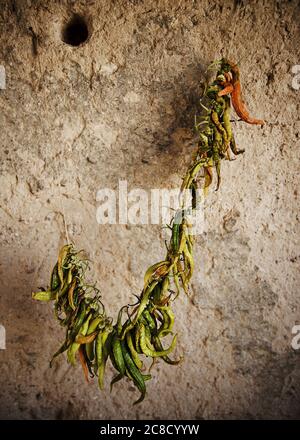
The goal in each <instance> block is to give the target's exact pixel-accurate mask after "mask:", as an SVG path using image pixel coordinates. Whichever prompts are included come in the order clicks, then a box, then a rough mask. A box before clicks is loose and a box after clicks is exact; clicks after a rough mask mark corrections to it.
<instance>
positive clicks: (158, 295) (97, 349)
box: [32, 59, 264, 404]
mask: <svg viewBox="0 0 300 440" xmlns="http://www.w3.org/2000/svg"><path fill="white" fill-rule="evenodd" d="M213 66H216V68H217V73H216V78H215V80H214V81H213V82H212V83H211V84H210V85H209V86H208V87H207V88H206V90H205V92H204V95H203V98H202V100H201V106H202V107H203V108H204V109H205V114H204V115H202V116H201V117H197V118H196V123H195V128H196V130H197V132H198V135H199V141H198V148H197V152H196V154H195V156H194V158H193V161H192V163H191V165H190V166H189V168H188V170H187V172H186V175H185V176H184V178H183V182H182V185H181V194H183V193H184V191H186V190H188V191H190V192H191V195H192V200H191V206H186V202H185V199H182V202H181V204H180V208H179V209H178V210H177V211H176V212H175V215H174V217H173V220H172V222H171V225H170V226H169V227H170V229H171V239H170V243H169V246H168V247H167V255H166V257H165V259H164V260H163V261H160V262H158V263H156V264H154V265H153V266H151V267H149V268H148V270H147V271H146V273H145V276H144V287H143V290H142V292H141V294H140V295H139V296H138V297H137V298H138V299H137V303H136V304H135V305H133V306H124V307H122V308H121V309H120V311H119V314H118V318H117V322H116V323H115V324H113V320H112V318H110V317H108V316H107V315H106V313H105V307H104V305H103V304H102V302H101V300H100V292H99V290H98V289H97V287H96V285H90V284H88V283H87V282H86V280H85V276H86V271H87V269H88V267H89V262H88V260H87V258H86V257H85V255H84V252H83V251H79V252H77V251H76V250H75V248H74V246H73V245H72V244H67V245H65V246H63V247H62V249H61V250H60V252H59V256H58V260H57V263H56V264H55V266H54V268H53V271H52V274H51V279H50V287H49V289H48V290H41V291H39V292H36V293H33V294H32V297H33V298H34V299H36V300H41V301H54V311H55V315H56V318H57V319H58V321H59V322H60V324H61V325H62V326H63V327H65V329H66V336H65V341H64V343H63V344H62V346H61V347H60V348H59V350H58V351H57V352H56V353H55V354H54V355H53V358H52V360H51V362H50V366H51V365H52V362H53V359H54V358H55V357H56V356H58V355H59V354H61V353H63V352H65V351H67V358H68V362H69V363H71V364H72V365H75V358H76V354H77V353H78V355H79V359H80V362H81V364H82V367H83V371H84V375H85V378H86V380H87V381H89V376H91V377H94V376H98V383H99V388H100V389H101V390H102V389H103V386H104V373H105V368H106V364H107V361H108V360H110V361H111V363H112V365H113V367H114V369H115V370H116V375H115V376H114V378H113V379H112V381H111V387H112V386H113V385H114V384H115V383H116V382H118V381H119V380H121V379H123V378H124V377H127V378H128V379H130V380H131V381H133V383H134V385H135V386H136V388H137V389H138V390H139V392H140V397H139V398H138V400H137V401H136V402H135V404H137V403H139V402H141V401H142V400H143V399H144V397H145V395H146V383H145V382H146V381H147V380H149V379H151V375H150V374H149V372H150V369H151V367H152V365H153V363H154V361H155V360H156V359H157V358H161V359H162V360H164V361H165V362H166V363H168V364H171V365H175V364H178V363H179V362H180V361H181V358H180V359H177V360H176V359H171V358H170V357H169V355H170V353H171V352H172V351H173V350H174V348H175V345H176V339H177V335H176V334H175V335H174V336H173V337H172V340H171V343H170V344H169V346H168V347H167V348H166V347H165V345H164V343H163V339H164V338H165V337H167V336H168V335H173V327H174V314H173V311H172V308H171V306H172V302H173V300H174V299H175V298H176V297H177V295H178V294H179V292H180V290H181V289H183V290H184V291H185V292H188V286H189V281H190V279H191V277H192V274H193V270H194V260H193V244H194V240H193V235H192V233H191V227H190V224H189V220H188V218H189V214H190V213H191V212H193V211H194V210H195V209H197V203H198V200H197V191H198V187H199V180H200V178H204V185H203V186H202V187H203V189H204V194H206V193H207V190H208V187H209V186H210V185H211V183H212V180H213V169H215V170H216V175H217V185H216V187H217V189H218V188H219V186H220V181H221V173H220V166H221V160H222V159H228V160H230V159H231V158H230V151H232V153H233V154H234V155H237V154H239V153H242V152H243V151H244V150H238V149H237V147H236V143H235V140H234V136H233V133H232V127H231V104H232V106H233V108H234V110H235V112H236V113H237V115H238V116H239V117H240V118H241V119H242V120H243V121H245V122H247V123H249V124H258V125H263V124H264V121H261V120H257V119H254V118H251V117H250V116H249V113H248V111H247V110H246V108H245V104H244V103H243V100H242V96H241V86H240V77H239V69H238V66H237V65H236V64H235V63H232V62H230V61H228V60H226V59H221V60H219V61H216V62H215V63H213ZM125 312H127V319H125V322H124V319H123V316H124V313H125ZM145 358H150V359H151V360H152V365H151V367H150V368H149V371H148V373H146V372H145V367H144V360H145Z"/></svg>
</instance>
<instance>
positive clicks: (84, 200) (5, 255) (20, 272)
mask: <svg viewBox="0 0 300 440" xmlns="http://www.w3.org/2000/svg"><path fill="white" fill-rule="evenodd" d="M73 12H75V13H79V14H81V15H82V16H83V17H84V18H85V19H86V21H87V23H88V26H89V31H90V34H89V39H88V41H87V42H86V43H85V44H83V45H82V46H79V47H72V46H70V45H68V44H66V43H64V42H63V41H62V39H61V32H62V28H63V26H64V24H65V23H66V22H67V21H68V20H69V19H70V17H71V16H72V13H73ZM299 14H300V5H299V2H297V1H275V0H273V1H272V0H269V1H268V0H266V1H264V2H261V1H258V0H257V1H250V2H245V1H229V0H228V1H227V0H226V1H216V2H208V1H196V0H195V1H179V0H175V1H174V0H169V1H168V0H165V1H161V0H159V1H150V2H149V1H133V0H132V1H129V0H119V1H104V0H98V1H96V0H94V1H76V2H75V1H63V0H62V1H46V0H43V1H42V0H41V1H30V0H28V1H25V0H24V1H23V0H15V1H12V0H11V1H4V0H2V1H0V19H1V28H0V29H1V31H0V64H1V65H3V66H4V67H5V69H6V82H7V84H6V89H5V90H0V105H1V112H0V120H1V174H0V188H1V200H0V203H1V205H0V218H1V229H0V238H1V266H0V270H1V287H0V288H1V296H0V324H2V325H4V326H5V328H6V332H7V341H6V343H7V348H6V350H1V351H0V417H1V418H15V417H17V418H24V419H28V418H63V419H74V418H75V419H76V418H93V419H94V418H95V419H98V418H153V417H154V418H191V419H194V418H196V419H202V418H204V419H207V418H208V419H210V418H295V417H296V418H299V417H300V392H299V389H300V362H299V361H300V358H299V355H300V351H294V350H293V349H292V348H291V339H292V335H291V328H292V326H293V325H294V324H296V323H299V321H300V298H299V281H300V280H299V278H300V277H299V258H300V257H299V232H300V231H299V212H298V205H299V193H298V188H299V182H298V172H299V151H300V150H299V147H300V145H299V136H300V121H299V114H300V109H299V102H300V101H299V98H300V91H297V90H294V89H293V88H292V87H291V83H292V74H291V66H292V65H294V64H298V63H300V47H299V41H300V40H299V36H300V35H299ZM30 27H31V28H32V30H33V32H34V34H35V35H36V37H37V38H36V39H35V38H34V37H33V34H32V31H30V30H29V28H30ZM33 43H36V44H35V45H34V47H35V48H36V50H34V47H33ZM223 55H224V56H225V55H228V56H229V57H230V58H232V59H235V60H237V61H238V62H239V63H240V66H241V72H242V81H243V85H244V91H245V97H246V100H247V103H248V105H249V108H250V109H251V113H253V115H255V116H258V117H263V118H265V119H266V120H267V121H268V123H267V125H266V126H265V127H264V128H262V129H260V128H259V127H256V126H246V125H245V124H241V123H237V124H235V126H234V129H235V133H236V138H237V141H238V144H239V146H240V147H245V148H246V153H245V154H244V155H243V156H239V157H238V158H237V160H236V161H234V162H231V163H229V162H225V163H223V169H222V185H221V188H220V190H219V191H218V192H214V191H213V190H212V191H211V193H210V196H209V198H208V199H207V201H206V208H205V231H204V232H203V234H201V235H200V236H198V237H197V241H196V246H195V250H196V271H195V275H194V277H193V280H192V285H191V294H190V299H187V298H186V297H184V296H183V295H182V296H181V297H180V298H178V299H177V302H176V305H175V312H176V316H177V323H176V326H177V329H178V332H179V334H180V338H179V343H178V348H177V353H178V354H180V353H182V352H184V353H185V361H184V362H183V363H182V365H180V366H178V367H171V366H168V365H165V364H162V363H161V362H160V363H158V365H157V366H156V368H154V379H153V381H152V382H151V383H149V387H148V398H147V399H146V400H145V401H144V403H142V404H141V405H140V406H137V407H132V406H131V405H130V403H131V402H132V400H133V399H134V397H135V391H134V390H133V388H132V386H131V385H130V384H129V383H126V382H125V381H124V383H120V384H118V385H117V386H116V387H115V390H114V392H113V393H112V394H109V389H108V388H109V387H108V386H107V389H106V392H105V393H103V394H99V392H98V389H97V385H96V383H94V384H92V385H87V384H86V383H85V382H84V380H83V377H82V371H81V370H80V368H79V366H78V368H76V369H72V368H71V367H69V366H68V365H67V363H66V360H65V359H64V358H63V357H61V358H60V359H58V360H57V362H56V363H55V366H54V367H53V368H52V369H49V368H48V362H49V359H50V357H51V354H52V353H53V352H54V351H55V350H56V349H57V347H58V345H59V343H60V341H61V339H62V338H63V333H62V330H61V329H60V328H59V326H58V325H57V323H56V322H55V321H54V319H53V316H52V311H51V306H50V305H45V304H41V303H37V302H33V301H32V300H31V291H32V290H35V289H36V288H37V287H38V286H42V285H45V284H47V282H48V278H49V271H50V270H51V267H52V266H53V264H54V262H55V259H56V256H57V251H58V249H59V247H60V246H61V245H62V244H63V243H64V242H65V227H64V223H63V216H64V217H65V220H66V224H67V229H68V234H69V236H70V238H71V239H72V240H74V241H75V242H76V244H77V246H78V248H81V247H82V248H85V249H87V251H88V252H89V255H90V258H91V260H92V261H93V262H94V263H93V266H92V269H93V277H94V278H95V279H97V280H98V284H99V287H100V288H101V291H102V293H103V298H104V301H105V304H106V306H107V309H108V312H109V313H110V314H112V315H113V316H115V315H116V313H117V311H118V309H119V307H120V305H123V304H126V303H128V302H132V298H133V296H132V294H133V293H138V292H139V290H140V288H141V286H142V277H143V273H144V270H145V269H146V268H147V266H148V265H150V264H151V263H153V262H155V261H156V260H157V259H160V258H161V257H162V256H163V255H164V253H165V250H164V242H163V239H162V232H161V229H160V226H151V225H144V226H120V225H115V226H100V225H99V224H97V222H96V209H97V202H96V191H97V190H98V189H99V188H103V187H108V188H117V185H118V181H119V179H127V181H128V185H129V188H134V187H140V188H145V189H149V188H172V187H174V188H175V187H178V185H179V182H180V177H181V175H182V174H183V172H184V170H185V167H186V165H187V163H188V160H189V158H190V157H191V153H192V150H193V149H192V147H191V146H190V145H188V141H189V139H190V138H191V137H192V136H193V133H192V131H191V130H190V128H191V127H192V125H193V114H194V110H195V103H196V102H197V97H198V95H199V93H200V91H201V82H202V81H203V80H204V79H205V75H204V72H205V70H206V68H207V66H208V64H209V63H210V61H211V60H213V59H216V58H220V57H221V56H223Z"/></svg>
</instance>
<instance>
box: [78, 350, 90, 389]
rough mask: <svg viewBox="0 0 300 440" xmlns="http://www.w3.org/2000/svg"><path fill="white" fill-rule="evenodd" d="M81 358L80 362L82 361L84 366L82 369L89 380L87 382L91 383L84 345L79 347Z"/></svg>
mask: <svg viewBox="0 0 300 440" xmlns="http://www.w3.org/2000/svg"><path fill="white" fill-rule="evenodd" d="M79 360H80V363H81V366H82V369H83V372H84V377H85V380H86V381H87V383H89V370H88V366H87V364H86V360H85V356H84V353H83V349H82V347H80V348H79Z"/></svg>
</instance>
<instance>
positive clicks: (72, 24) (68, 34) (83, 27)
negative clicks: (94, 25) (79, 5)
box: [62, 15, 89, 46]
mask: <svg viewBox="0 0 300 440" xmlns="http://www.w3.org/2000/svg"><path fill="white" fill-rule="evenodd" d="M88 36H89V31H88V27H87V24H86V22H85V20H84V19H83V18H82V17H80V16H79V15H74V17H72V19H71V20H70V21H69V23H67V24H66V25H65V27H64V29H63V32H62V40H63V41H64V42H65V43H67V44H70V45H71V46H79V45H80V44H82V43H84V42H85V41H86V40H87V38H88Z"/></svg>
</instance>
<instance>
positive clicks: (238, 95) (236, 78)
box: [228, 61, 265, 125]
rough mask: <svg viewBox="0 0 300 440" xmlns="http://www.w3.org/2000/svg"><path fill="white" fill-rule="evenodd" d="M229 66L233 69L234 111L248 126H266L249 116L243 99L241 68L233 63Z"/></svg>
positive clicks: (232, 97) (232, 95)
mask: <svg viewBox="0 0 300 440" xmlns="http://www.w3.org/2000/svg"><path fill="white" fill-rule="evenodd" d="M228 64H229V65H230V67H231V74H232V85H233V91H232V93H231V101H232V105H233V107H234V110H235V111H236V114H237V115H238V116H239V117H240V118H241V119H242V120H243V121H245V122H247V123H248V124H257V125H264V123H265V121H263V120H261V119H255V118H252V117H251V116H249V112H248V110H247V109H246V106H245V104H244V102H243V99H242V91H241V83H240V72H239V68H238V66H237V65H236V64H235V63H232V62H230V61H228Z"/></svg>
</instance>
